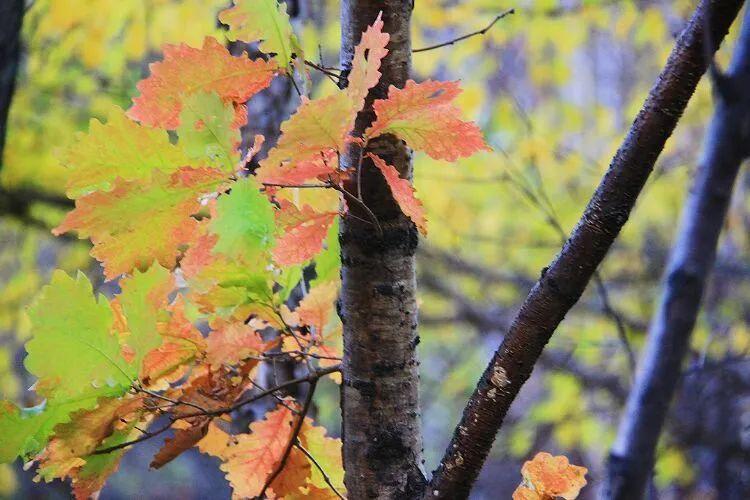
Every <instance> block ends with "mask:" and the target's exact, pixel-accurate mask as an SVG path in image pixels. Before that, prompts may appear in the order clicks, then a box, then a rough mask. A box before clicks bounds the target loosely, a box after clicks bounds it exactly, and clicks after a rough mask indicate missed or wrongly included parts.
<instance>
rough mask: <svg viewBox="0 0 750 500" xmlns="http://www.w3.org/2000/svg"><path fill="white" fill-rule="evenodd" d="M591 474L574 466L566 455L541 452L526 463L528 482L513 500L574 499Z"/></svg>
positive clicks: (515, 493) (524, 470) (524, 483)
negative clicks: (587, 476) (588, 474)
mask: <svg viewBox="0 0 750 500" xmlns="http://www.w3.org/2000/svg"><path fill="white" fill-rule="evenodd" d="M587 472H588V470H587V469H586V468H585V467H579V466H577V465H571V464H570V462H568V459H567V457H565V456H556V457H554V456H552V455H550V454H549V453H546V452H541V453H537V454H536V456H534V458H533V459H532V460H529V461H526V462H525V463H524V464H523V467H522V468H521V475H522V476H523V479H524V481H523V483H522V484H521V485H520V486H519V487H518V488H517V489H516V491H515V492H514V493H513V500H537V499H538V500H554V499H555V498H564V499H565V500H574V499H575V498H578V494H579V493H580V492H581V489H582V488H583V487H584V486H586V478H585V476H586V473H587ZM534 495H536V496H534Z"/></svg>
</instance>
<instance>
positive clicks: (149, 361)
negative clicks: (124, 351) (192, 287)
mask: <svg viewBox="0 0 750 500" xmlns="http://www.w3.org/2000/svg"><path fill="white" fill-rule="evenodd" d="M169 310H170V312H171V314H170V317H169V320H168V321H167V322H161V323H159V324H158V325H157V328H158V333H159V335H160V336H161V338H162V339H163V343H162V344H161V345H160V346H159V347H157V348H156V349H154V350H152V351H151V352H149V353H148V354H147V355H146V357H145V358H144V360H143V368H142V369H141V380H142V381H143V383H144V384H145V385H151V384H152V383H154V382H157V381H159V380H160V379H162V378H166V377H168V378H169V379H174V378H177V377H179V375H180V374H181V373H182V371H181V370H180V368H183V369H184V366H185V365H186V364H188V363H189V362H191V361H193V360H194V359H196V358H197V357H199V356H201V355H203V353H204V352H205V350H206V341H205V340H204V339H203V336H202V335H201V333H200V332H199V331H198V329H197V328H195V326H194V325H193V324H192V323H191V322H190V320H189V319H187V317H185V306H184V301H183V300H182V298H181V296H180V297H178V299H177V300H176V301H175V302H174V303H173V304H171V305H170V306H169Z"/></svg>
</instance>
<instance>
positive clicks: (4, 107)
mask: <svg viewBox="0 0 750 500" xmlns="http://www.w3.org/2000/svg"><path fill="white" fill-rule="evenodd" d="M23 11H24V3H23V0H5V1H3V2H0V169H1V168H2V165H3V151H4V149H5V135H6V133H7V123H8V112H9V111H10V102H11V99H12V98H13V92H14V90H15V88H16V75H17V74H18V66H19V64H20V60H21V20H22V19H23Z"/></svg>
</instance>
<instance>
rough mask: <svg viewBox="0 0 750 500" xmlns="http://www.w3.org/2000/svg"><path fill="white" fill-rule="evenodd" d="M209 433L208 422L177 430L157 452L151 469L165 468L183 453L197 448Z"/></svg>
mask: <svg viewBox="0 0 750 500" xmlns="http://www.w3.org/2000/svg"><path fill="white" fill-rule="evenodd" d="M207 432H208V422H205V423H203V424H201V425H196V426H191V427H188V428H186V429H177V430H175V432H174V436H172V437H171V438H167V439H165V440H164V445H163V446H162V447H161V448H159V451H157V452H156V455H154V458H153V460H151V464H150V467H151V468H152V469H159V468H161V467H163V466H165V465H166V464H168V463H169V462H171V461H172V460H174V459H175V458H177V457H178V456H180V455H181V454H182V453H183V452H185V451H187V450H189V449H190V448H192V447H193V446H195V445H196V444H197V443H198V442H199V441H200V440H201V439H203V438H204V437H205V436H206V433H207Z"/></svg>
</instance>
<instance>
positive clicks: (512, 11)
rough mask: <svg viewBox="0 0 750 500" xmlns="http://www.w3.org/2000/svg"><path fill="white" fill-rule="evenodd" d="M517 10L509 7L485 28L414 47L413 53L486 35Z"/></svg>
mask: <svg viewBox="0 0 750 500" xmlns="http://www.w3.org/2000/svg"><path fill="white" fill-rule="evenodd" d="M515 12H516V9H508V10H506V11H505V12H501V13H500V14H498V15H497V16H495V18H494V19H493V20H492V22H491V23H490V24H488V25H487V26H485V27H484V28H482V29H481V30H478V31H473V32H471V33H467V34H466V35H461V36H459V37H457V38H453V39H452V40H448V41H447V42H442V43H438V44H435V45H430V46H427V47H422V48H419V49H413V50H412V51H411V52H412V54H417V53H419V52H427V51H429V50H435V49H439V48H442V47H447V46H448V45H453V44H454V43H457V42H461V41H463V40H467V39H469V38H472V37H475V36H480V35H484V34H486V33H487V32H488V31H489V30H491V29H492V27H493V26H495V24H497V22H498V21H499V20H500V19H502V18H504V17H506V16H509V15H511V14H514V13H515Z"/></svg>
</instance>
